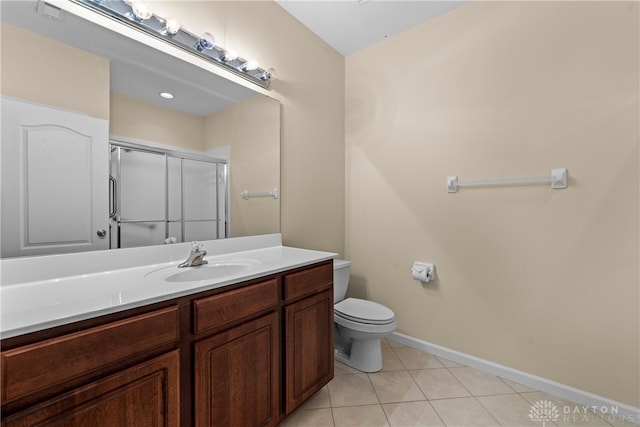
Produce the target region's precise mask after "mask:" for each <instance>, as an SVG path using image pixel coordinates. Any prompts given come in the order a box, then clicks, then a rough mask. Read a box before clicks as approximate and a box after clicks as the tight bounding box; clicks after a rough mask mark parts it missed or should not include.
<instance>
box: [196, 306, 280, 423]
mask: <svg viewBox="0 0 640 427" xmlns="http://www.w3.org/2000/svg"><path fill="white" fill-rule="evenodd" d="M278 329H279V328H278V314H277V313H272V314H269V315H266V316H263V317H260V318H258V319H256V320H253V321H250V322H247V323H244V324H242V325H240V326H236V327H234V328H231V329H229V330H227V331H225V332H222V333H220V334H217V335H214V336H212V337H210V338H206V339H204V340H202V341H200V342H198V343H196V345H195V366H194V386H195V396H194V407H195V412H194V417H195V425H196V426H197V427H202V426H225V427H226V426H231V427H235V426H237V427H257V426H275V425H277V424H278V421H279V416H280V414H279V402H280V399H279V389H280V388H279V387H280V383H279V377H280V369H279V364H280V358H279V352H280V349H279V331H278Z"/></svg>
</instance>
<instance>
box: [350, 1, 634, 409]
mask: <svg viewBox="0 0 640 427" xmlns="http://www.w3.org/2000/svg"><path fill="white" fill-rule="evenodd" d="M639 6H640V5H639V4H638V3H637V2H533V3H526V2H478V3H470V4H467V5H465V6H462V7H460V8H458V9H456V10H454V11H452V12H451V13H448V14H446V15H443V16H441V17H439V18H437V19H435V20H433V21H429V22H427V23H424V24H422V25H420V26H418V27H416V28H414V29H412V30H409V31H407V32H405V33H402V34H400V35H398V36H396V37H393V38H391V39H389V40H387V41H385V42H383V43H380V44H378V45H375V46H373V47H371V48H369V49H366V50H364V51H361V52H359V53H356V54H354V55H351V56H349V57H348V58H347V61H346V105H347V107H346V118H347V119H346V144H347V237H346V252H347V257H348V258H350V259H351V260H352V261H353V271H352V272H353V275H354V276H353V277H352V283H353V287H352V295H359V296H366V297H369V298H372V299H374V300H377V301H380V302H382V303H384V304H386V305H388V306H389V307H391V308H392V309H393V310H394V311H395V313H396V316H397V320H398V331H400V332H403V333H406V334H408V335H410V336H413V337H416V338H419V339H422V340H426V341H428V342H432V343H436V344H439V345H442V346H445V347H448V348H451V349H455V350H459V351H462V352H465V353H468V354H472V355H475V356H478V357H481V358H484V359H488V360H490V361H493V362H496V363H500V364H504V365H507V366H510V367H512V368H515V369H519V370H522V371H525V372H528V373H531V374H535V375H539V376H542V377H544V378H548V379H552V380H555V381H558V382H560V383H564V384H568V385H570V386H573V387H576V388H578V389H582V390H586V391H589V392H592V393H595V394H597V395H601V396H604V397H607V398H610V399H613V400H616V401H619V402H623V403H626V404H629V405H633V406H636V407H638V406H640V396H639V392H640V384H639V378H640V372H639V369H640V368H639V366H638V360H640V354H639V347H640V343H639V337H640V318H639V313H640V295H639V275H638V264H639V262H638V261H639V256H640V255H639V249H638V240H639V227H638V225H639V224H638V218H639V215H640V212H639V209H638V200H639V199H638V195H639V176H638V163H639V151H638V142H639V133H638V132H639V127H638V121H639V118H638V117H639V113H640V111H639V107H638V93H639V87H638V81H639V73H638V63H639V57H638V55H639V53H638V52H639V45H638V43H639V42H638V39H639V37H638V32H639V29H638V25H639V24H638V16H639V11H638V7H639ZM555 167H566V168H568V171H569V177H570V179H569V188H568V189H566V190H552V189H550V188H549V186H548V185H533V186H530V185H529V186H527V185H525V186H510V187H493V188H463V189H460V190H459V192H458V193H457V194H448V193H447V192H446V190H445V183H446V177H447V176H448V175H457V176H459V178H460V179H461V180H471V179H479V178H498V177H511V176H527V175H545V174H547V173H548V172H549V171H550V170H551V169H552V168H555ZM414 260H420V261H433V262H435V263H436V266H437V267H436V268H437V275H438V279H437V281H435V282H434V283H430V284H426V285H424V284H421V283H419V282H416V281H413V280H412V279H411V276H410V268H411V264H412V262H413V261H414Z"/></svg>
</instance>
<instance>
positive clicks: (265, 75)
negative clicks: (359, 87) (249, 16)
mask: <svg viewBox="0 0 640 427" xmlns="http://www.w3.org/2000/svg"><path fill="white" fill-rule="evenodd" d="M0 1H1V0H0ZM42 1H46V0H42ZM69 1H71V2H73V3H76V4H79V5H81V6H84V7H86V8H88V9H91V10H92V11H94V12H96V13H99V14H101V15H103V16H107V17H108V18H111V19H113V20H115V21H117V22H119V23H121V24H124V25H127V26H129V27H132V28H134V29H136V30H138V31H141V32H143V33H145V34H148V35H151V36H153V37H156V38H158V39H160V40H162V41H164V42H166V43H169V44H171V45H173V46H175V47H178V48H180V49H182V50H184V51H186V52H189V53H191V54H193V55H196V56H198V57H199V58H202V59H204V60H206V61H208V62H210V63H212V64H215V65H216V66H218V67H220V68H222V69H224V70H227V71H229V72H231V73H233V74H235V75H237V76H240V77H242V78H244V79H246V80H248V81H250V82H252V83H254V84H257V85H258V86H260V87H263V88H265V89H266V88H268V87H269V84H270V82H271V80H273V78H274V73H273V70H272V69H269V70H265V69H263V68H260V67H259V66H258V63H257V62H256V61H255V60H247V59H246V58H243V57H241V56H239V55H238V54H237V53H236V52H235V51H234V50H232V49H229V50H225V49H224V48H222V47H220V46H217V45H216V40H215V37H214V36H213V34H211V33H208V32H204V33H202V34H201V35H200V36H198V35H196V34H194V33H192V32H190V31H188V30H187V29H186V28H183V27H182V26H181V25H180V23H179V22H178V21H177V20H176V19H175V18H163V17H161V16H158V15H156V14H154V13H153V12H152V11H151V6H150V4H149V1H148V0H69Z"/></svg>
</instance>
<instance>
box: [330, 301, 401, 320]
mask: <svg viewBox="0 0 640 427" xmlns="http://www.w3.org/2000/svg"><path fill="white" fill-rule="evenodd" d="M333 313H334V315H335V316H337V317H340V318H342V319H345V320H349V321H351V322H355V323H361V324H365V325H388V324H391V323H394V322H395V314H394V313H393V311H392V310H391V309H389V308H388V307H385V306H384V305H382V304H378V303H377V302H373V301H367V300H363V299H358V298H347V299H345V300H343V301H340V302H339V303H337V304H336V305H335V306H334V309H333Z"/></svg>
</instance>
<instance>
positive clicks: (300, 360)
mask: <svg viewBox="0 0 640 427" xmlns="http://www.w3.org/2000/svg"><path fill="white" fill-rule="evenodd" d="M284 339H285V356H284V357H285V361H286V362H285V369H286V372H285V378H286V379H285V397H286V402H285V412H286V413H287V414H289V413H291V411H293V410H294V409H295V408H297V407H298V406H300V405H301V404H302V403H303V402H304V401H305V400H306V399H308V398H309V397H311V396H312V395H313V394H314V393H316V392H317V391H318V390H320V388H322V386H324V385H325V384H326V383H327V382H329V380H331V378H333V290H329V291H325V292H322V293H320V294H317V295H314V296H313V297H309V298H305V299H303V300H300V301H298V302H295V303H293V304H290V305H288V306H286V307H285V338H284Z"/></svg>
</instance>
